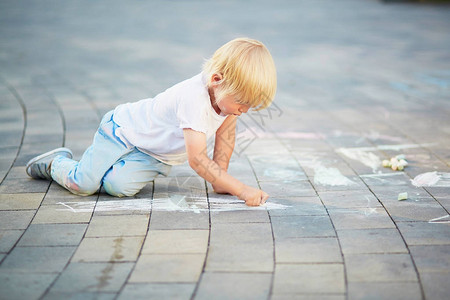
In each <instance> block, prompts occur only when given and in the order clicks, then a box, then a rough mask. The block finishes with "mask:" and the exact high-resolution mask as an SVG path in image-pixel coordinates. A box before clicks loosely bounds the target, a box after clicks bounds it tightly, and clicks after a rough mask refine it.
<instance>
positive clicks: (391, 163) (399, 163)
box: [381, 154, 408, 171]
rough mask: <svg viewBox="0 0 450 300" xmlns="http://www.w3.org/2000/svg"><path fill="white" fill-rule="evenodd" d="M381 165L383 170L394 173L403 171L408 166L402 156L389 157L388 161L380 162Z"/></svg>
mask: <svg viewBox="0 0 450 300" xmlns="http://www.w3.org/2000/svg"><path fill="white" fill-rule="evenodd" d="M381 165H382V166H383V167H385V168H391V169H392V170H394V171H403V169H405V167H406V166H407V165H408V162H407V161H406V159H405V155H404V154H399V155H397V156H394V157H391V158H390V159H389V160H387V159H385V160H383V161H382V162H381Z"/></svg>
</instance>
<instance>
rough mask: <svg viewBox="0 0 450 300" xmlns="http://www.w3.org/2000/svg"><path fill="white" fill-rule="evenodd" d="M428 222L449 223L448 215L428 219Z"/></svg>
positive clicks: (449, 216)
mask: <svg viewBox="0 0 450 300" xmlns="http://www.w3.org/2000/svg"><path fill="white" fill-rule="evenodd" d="M428 223H441V224H445V223H450V215H445V216H442V217H439V218H434V219H431V220H430V221H428Z"/></svg>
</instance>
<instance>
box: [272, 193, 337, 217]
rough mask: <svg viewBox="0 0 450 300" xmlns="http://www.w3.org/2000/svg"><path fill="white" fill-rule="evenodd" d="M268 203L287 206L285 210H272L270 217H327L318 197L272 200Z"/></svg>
mask: <svg viewBox="0 0 450 300" xmlns="http://www.w3.org/2000/svg"><path fill="white" fill-rule="evenodd" d="M269 201H273V202H274V203H277V204H281V205H285V206H288V207H287V208H286V209H272V210H270V211H269V214H270V216H272V217H274V216H290V215H292V216H321V215H328V213H327V211H326V209H325V207H324V206H323V204H322V202H321V201H320V198H319V197H297V198H273V199H270V200H269Z"/></svg>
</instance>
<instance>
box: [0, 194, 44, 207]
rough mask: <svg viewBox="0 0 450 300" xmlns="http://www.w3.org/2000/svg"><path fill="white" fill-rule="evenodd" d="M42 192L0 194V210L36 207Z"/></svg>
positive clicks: (42, 195)
mask: <svg viewBox="0 0 450 300" xmlns="http://www.w3.org/2000/svg"><path fill="white" fill-rule="evenodd" d="M44 195H45V194H44V193H24V194H0V210H20V209H38V207H39V205H40V204H41V201H42V199H43V198H44Z"/></svg>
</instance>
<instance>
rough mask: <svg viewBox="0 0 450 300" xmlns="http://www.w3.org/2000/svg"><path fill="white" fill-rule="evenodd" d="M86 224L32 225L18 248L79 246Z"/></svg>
mask: <svg viewBox="0 0 450 300" xmlns="http://www.w3.org/2000/svg"><path fill="white" fill-rule="evenodd" d="M86 227H87V225H86V224H31V225H30V226H29V227H28V229H27V230H26V231H25V233H24V235H23V236H22V238H21V239H20V242H19V244H18V246H78V245H79V244H80V242H81V239H82V237H83V235H84V233H85V231H86Z"/></svg>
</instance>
